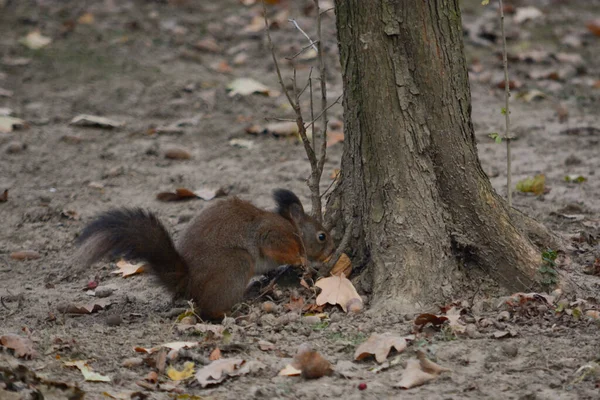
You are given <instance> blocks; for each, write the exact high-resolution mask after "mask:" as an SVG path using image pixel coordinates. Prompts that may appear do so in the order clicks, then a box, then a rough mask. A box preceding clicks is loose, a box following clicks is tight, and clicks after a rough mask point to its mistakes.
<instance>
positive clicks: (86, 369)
mask: <svg viewBox="0 0 600 400" xmlns="http://www.w3.org/2000/svg"><path fill="white" fill-rule="evenodd" d="M65 365H66V366H67V367H77V368H79V370H80V371H81V373H82V374H83V377H84V379H85V380H86V381H90V382H110V377H108V376H104V375H101V374H99V373H97V372H94V371H93V370H92V369H91V368H90V366H89V365H88V364H87V362H86V361H84V360H78V361H65Z"/></svg>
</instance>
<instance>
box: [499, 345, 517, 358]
mask: <svg viewBox="0 0 600 400" xmlns="http://www.w3.org/2000/svg"><path fill="white" fill-rule="evenodd" d="M502 351H503V352H504V354H506V355H507V356H509V357H512V358H515V357H516V356H517V354H519V348H518V347H517V346H516V345H514V344H512V343H504V344H503V345H502Z"/></svg>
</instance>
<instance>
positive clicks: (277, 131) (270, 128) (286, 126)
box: [261, 121, 298, 137]
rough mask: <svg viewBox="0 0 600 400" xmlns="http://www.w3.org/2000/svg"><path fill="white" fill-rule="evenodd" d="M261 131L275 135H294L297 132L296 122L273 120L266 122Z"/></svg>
mask: <svg viewBox="0 0 600 400" xmlns="http://www.w3.org/2000/svg"><path fill="white" fill-rule="evenodd" d="M261 131H262V132H264V133H270V134H272V135H273V136H275V137H281V136H294V135H297V134H298V124H297V123H296V122H291V121H284V122H273V123H270V124H267V125H266V126H265V128H264V129H262V130H261Z"/></svg>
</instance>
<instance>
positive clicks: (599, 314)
mask: <svg viewBox="0 0 600 400" xmlns="http://www.w3.org/2000/svg"><path fill="white" fill-rule="evenodd" d="M585 315H586V316H587V317H590V318H592V319H600V311H598V310H587V311H586V312H585Z"/></svg>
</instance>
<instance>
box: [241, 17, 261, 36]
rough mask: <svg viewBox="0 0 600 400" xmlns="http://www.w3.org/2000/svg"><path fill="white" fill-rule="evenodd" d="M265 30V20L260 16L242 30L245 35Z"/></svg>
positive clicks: (253, 18)
mask: <svg viewBox="0 0 600 400" xmlns="http://www.w3.org/2000/svg"><path fill="white" fill-rule="evenodd" d="M264 29H265V20H264V18H263V17H261V16H260V15H255V16H254V17H252V20H251V21H250V23H249V24H248V25H246V26H245V27H244V29H242V32H244V33H257V32H260V31H262V30H264Z"/></svg>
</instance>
